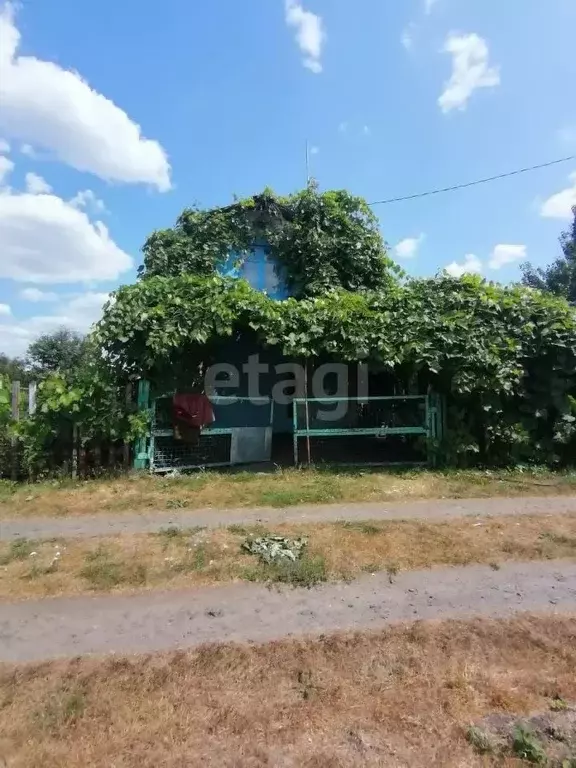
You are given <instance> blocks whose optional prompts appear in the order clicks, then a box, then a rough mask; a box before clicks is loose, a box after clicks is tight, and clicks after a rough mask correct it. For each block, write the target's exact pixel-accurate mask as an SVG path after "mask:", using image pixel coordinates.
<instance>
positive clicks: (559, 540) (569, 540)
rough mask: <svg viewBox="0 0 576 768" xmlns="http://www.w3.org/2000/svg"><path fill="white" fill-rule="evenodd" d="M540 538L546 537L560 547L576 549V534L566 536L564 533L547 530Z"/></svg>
mask: <svg viewBox="0 0 576 768" xmlns="http://www.w3.org/2000/svg"><path fill="white" fill-rule="evenodd" d="M540 538H542V539H546V540H547V541H550V542H552V544H557V545H558V546H560V547H573V548H574V549H576V536H565V535H564V534H558V533H552V532H550V531H546V532H545V533H543V534H542V535H541V537H540Z"/></svg>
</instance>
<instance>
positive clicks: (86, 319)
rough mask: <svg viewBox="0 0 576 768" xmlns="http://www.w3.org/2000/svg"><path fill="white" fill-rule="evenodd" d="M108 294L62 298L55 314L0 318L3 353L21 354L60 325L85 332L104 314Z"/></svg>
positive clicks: (94, 293)
mask: <svg viewBox="0 0 576 768" xmlns="http://www.w3.org/2000/svg"><path fill="white" fill-rule="evenodd" d="M108 298H109V296H108V294H106V293H96V292H90V291H89V292H87V293H84V294H81V295H79V296H74V297H72V298H69V297H68V298H66V299H64V300H62V303H61V304H60V305H59V306H58V308H57V312H56V313H55V314H53V315H35V316H33V317H30V318H28V319H26V320H20V321H19V320H17V319H15V318H10V319H9V320H2V319H1V318H0V353H4V354H6V355H10V356H13V357H17V356H22V355H24V354H25V353H26V350H27V349H28V346H29V345H30V344H31V343H32V342H33V341H34V340H35V339H37V338H38V336H41V335H42V334H43V333H51V332H52V331H56V330H58V328H62V327H65V328H71V329H72V330H74V331H78V332H79V333H86V332H87V331H88V330H90V327H91V326H92V325H93V323H95V322H96V321H97V320H99V319H100V317H101V315H102V307H103V305H104V304H105V303H106V301H108Z"/></svg>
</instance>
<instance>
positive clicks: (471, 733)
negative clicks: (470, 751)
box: [466, 725, 494, 755]
mask: <svg viewBox="0 0 576 768" xmlns="http://www.w3.org/2000/svg"><path fill="white" fill-rule="evenodd" d="M466 738H467V739H468V742H469V743H470V744H471V745H472V746H473V747H474V749H475V750H476V752H478V753H479V754H481V755H489V754H492V753H493V752H494V745H493V743H492V740H491V738H490V737H489V736H488V734H487V733H486V732H485V731H483V730H482V729H481V728H478V727H476V726H475V725H472V726H470V728H468V731H467V732H466Z"/></svg>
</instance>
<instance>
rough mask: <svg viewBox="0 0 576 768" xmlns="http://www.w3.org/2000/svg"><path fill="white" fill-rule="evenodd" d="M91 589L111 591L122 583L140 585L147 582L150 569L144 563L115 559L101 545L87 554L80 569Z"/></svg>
mask: <svg viewBox="0 0 576 768" xmlns="http://www.w3.org/2000/svg"><path fill="white" fill-rule="evenodd" d="M80 576H81V577H82V578H83V579H85V580H86V581H87V582H88V584H89V585H90V588H91V589H98V590H102V591H109V590H111V589H113V588H114V587H117V586H119V585H120V584H129V585H131V586H134V587H140V586H143V585H144V584H146V580H147V576H148V569H147V567H146V565H144V563H125V562H122V561H117V560H113V559H112V558H111V556H110V554H109V552H108V551H107V550H105V549H103V548H102V547H99V548H98V549H97V550H95V551H94V552H90V553H88V555H86V563H85V565H84V566H83V568H82V569H81V571H80Z"/></svg>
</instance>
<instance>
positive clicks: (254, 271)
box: [219, 242, 291, 301]
mask: <svg viewBox="0 0 576 768" xmlns="http://www.w3.org/2000/svg"><path fill="white" fill-rule="evenodd" d="M269 251H270V249H269V247H268V246H267V245H266V243H264V242H257V243H254V245H253V246H252V249H251V251H250V253H249V254H248V256H247V257H244V256H242V255H241V254H238V253H234V252H232V253H231V254H230V255H229V256H228V259H227V260H226V262H225V263H224V264H223V265H222V267H221V268H220V270H219V272H220V274H221V275H224V276H226V277H242V278H244V280H247V281H248V282H249V283H250V285H251V286H252V288H254V289H255V290H257V291H262V292H263V293H266V294H268V296H270V298H271V299H276V300H277V301H280V300H282V299H287V298H288V297H289V296H290V295H291V294H290V291H289V290H288V287H287V285H286V283H285V281H284V280H283V279H282V276H281V270H280V269H278V268H277V266H276V263H275V261H274V259H273V258H272V257H271V256H270V253H269ZM242 259H243V261H242ZM239 261H240V262H241V263H240V265H239V266H237V265H236V262H239Z"/></svg>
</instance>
